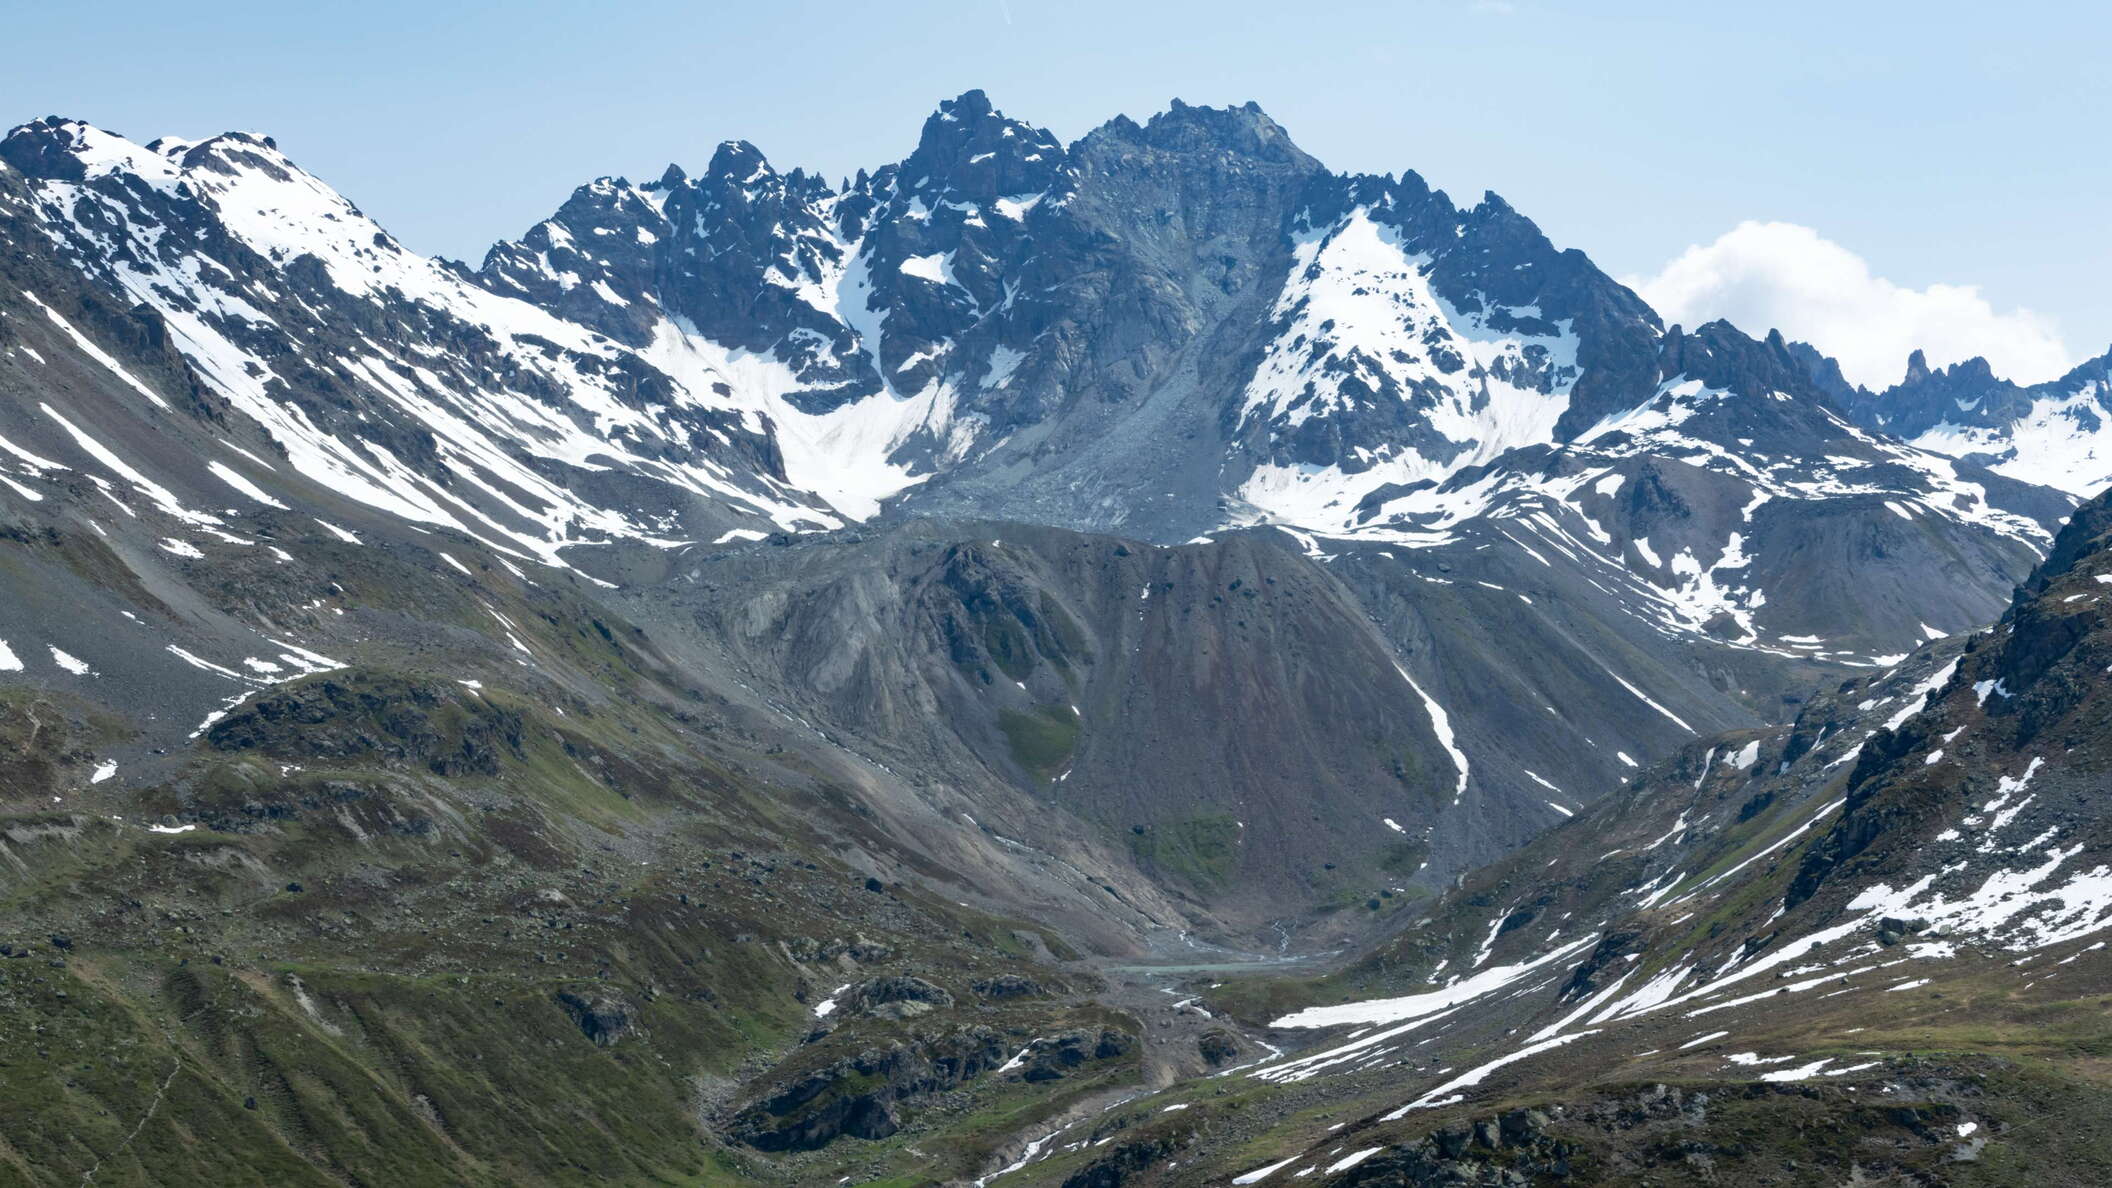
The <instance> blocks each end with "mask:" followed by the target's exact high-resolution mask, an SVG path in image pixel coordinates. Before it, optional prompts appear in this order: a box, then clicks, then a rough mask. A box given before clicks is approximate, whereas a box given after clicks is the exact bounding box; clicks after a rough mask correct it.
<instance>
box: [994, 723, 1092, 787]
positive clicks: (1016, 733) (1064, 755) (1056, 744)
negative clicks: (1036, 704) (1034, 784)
mask: <svg viewBox="0 0 2112 1188" xmlns="http://www.w3.org/2000/svg"><path fill="white" fill-rule="evenodd" d="M997 724H998V727H999V729H1001V730H1003V731H1004V732H1005V741H1006V742H1008V743H1010V744H1011V748H1012V758H1013V761H1014V762H1016V763H1018V764H1019V765H1020V766H1021V767H1023V768H1025V769H1026V770H1027V772H1028V773H1029V774H1030V775H1033V776H1035V777H1036V778H1038V779H1044V780H1052V779H1055V778H1056V777H1057V776H1058V775H1060V774H1062V772H1063V770H1064V768H1065V767H1067V766H1069V764H1070V759H1071V752H1072V751H1073V750H1075V749H1076V748H1077V746H1078V715H1076V714H1074V713H1072V712H1071V710H1070V707H1068V706H1061V705H1055V706H1042V707H1040V708H1039V709H1037V710H1035V711H1034V712H1033V713H1030V714H1029V713H1021V712H1020V711H1018V710H1000V711H999V712H998V715H997Z"/></svg>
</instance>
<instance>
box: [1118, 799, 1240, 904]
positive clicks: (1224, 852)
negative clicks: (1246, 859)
mask: <svg viewBox="0 0 2112 1188" xmlns="http://www.w3.org/2000/svg"><path fill="white" fill-rule="evenodd" d="M1142 829H1143V831H1142V832H1136V831H1134V830H1133V831H1131V833H1130V835H1129V853H1130V856H1131V857H1132V858H1134V859H1135V860H1136V863H1137V865H1138V866H1139V867H1141V868H1143V869H1144V870H1145V871H1147V872H1150V873H1153V874H1156V875H1159V876H1162V877H1171V878H1174V879H1178V880H1180V881H1182V882H1185V883H1187V884H1188V885H1190V886H1192V887H1195V888H1197V889H1199V890H1209V889H1212V888H1216V887H1221V886H1223V885H1225V883H1226V882H1227V881H1229V880H1230V879H1231V877H1232V872H1233V870H1234V869H1235V868H1237V867H1238V865H1239V838H1240V833H1241V830H1240V827H1239V822H1238V821H1236V820H1234V819H1233V818H1232V817H1231V816H1230V815H1229V814H1212V815H1209V816H1202V817H1194V818H1191V819H1189V820H1186V821H1176V822H1173V823H1172V824H1168V825H1151V826H1144V827H1142Z"/></svg>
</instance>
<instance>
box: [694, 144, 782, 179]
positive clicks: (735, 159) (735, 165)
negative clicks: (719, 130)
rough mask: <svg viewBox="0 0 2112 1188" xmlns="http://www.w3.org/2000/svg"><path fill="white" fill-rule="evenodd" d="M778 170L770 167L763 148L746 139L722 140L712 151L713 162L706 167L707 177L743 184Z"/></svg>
mask: <svg viewBox="0 0 2112 1188" xmlns="http://www.w3.org/2000/svg"><path fill="white" fill-rule="evenodd" d="M776 172H777V171H776V170H774V169H772V168H771V167H770V161H769V158H767V157H765V156H763V150H761V149H759V148H757V147H755V146H754V145H753V144H750V143H748V142H747V141H745V140H726V141H721V142H720V143H719V147H718V148H717V149H715V150H713V151H712V154H711V164H709V165H707V166H705V167H704V177H705V178H706V179H711V180H731V181H734V182H739V183H743V184H749V183H754V182H758V181H762V180H763V179H765V178H767V177H772V176H774V175H775V174H776Z"/></svg>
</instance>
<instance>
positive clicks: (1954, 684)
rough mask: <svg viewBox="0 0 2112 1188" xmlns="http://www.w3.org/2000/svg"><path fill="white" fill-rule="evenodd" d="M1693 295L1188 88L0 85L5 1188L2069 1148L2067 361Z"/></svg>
mask: <svg viewBox="0 0 2112 1188" xmlns="http://www.w3.org/2000/svg"><path fill="white" fill-rule="evenodd" d="M1754 329H1764V328H1757V327H1752V328H1739V327H1734V326H1732V325H1730V324H1728V323H1724V322H1714V323H1710V324H1707V325H1702V326H1696V327H1681V326H1676V325H1667V324H1666V323H1665V322H1664V321H1663V320H1662V319H1661V318H1660V317H1659V316H1658V315H1657V314H1656V313H1655V312H1653V311H1652V310H1651V309H1650V308H1649V307H1648V306H1647V305H1646V304H1644V302H1643V301H1642V300H1641V299H1639V298H1638V297H1637V296H1636V295H1635V294H1634V293H1633V292H1631V291H1630V290H1629V289H1627V288H1625V287H1623V286H1622V285H1621V284H1619V283H1617V282H1615V281H1614V280H1612V279H1611V278H1609V277H1608V276H1607V275H1606V274H1604V273H1603V272H1601V271H1600V270H1599V269H1598V268H1597V267H1596V266H1595V265H1594V264H1593V263H1592V262H1591V260H1590V259H1589V258H1588V257H1586V256H1585V255H1584V254H1583V253H1582V252H1580V251H1577V250H1574V249H1559V248H1557V247H1556V246H1554V245H1553V244H1551V243H1550V242H1549V241H1548V240H1547V239H1546V238H1545V237H1544V236H1543V235H1542V234H1541V233H1540V232H1539V230H1538V229H1537V228H1536V227H1535V226H1534V225H1533V223H1532V222H1530V221H1529V220H1528V219H1527V218H1526V217H1525V216H1524V215H1522V214H1520V213H1519V212H1517V211H1515V210H1513V209H1512V208H1511V207H1510V206H1509V205H1508V204H1506V203H1505V202H1504V201H1503V199H1501V198H1499V197H1497V196H1496V195H1494V194H1487V195H1484V196H1482V197H1481V199H1480V200H1479V201H1477V202H1475V203H1473V204H1472V205H1468V206H1461V205H1459V204H1457V203H1455V202H1454V201H1453V200H1452V199H1451V198H1450V197H1448V196H1447V195H1446V194H1444V193H1442V192H1439V191H1435V190H1432V189H1431V188H1430V187H1429V186H1428V185H1426V184H1425V183H1424V182H1423V180H1422V179H1421V178H1419V177H1418V176H1417V175H1415V174H1414V173H1402V174H1399V175H1397V176H1396V175H1387V176H1362V175H1345V174H1339V173H1335V172H1332V171H1330V170H1329V169H1328V168H1326V167H1325V166H1324V165H1322V164H1321V163H1320V162H1319V161H1316V160H1314V159H1313V158H1312V157H1310V156H1308V155H1307V154H1306V153H1305V152H1303V151H1301V150H1300V149H1299V148H1298V147H1297V146H1296V145H1295V144H1294V143H1293V142H1292V140H1291V138H1290V136H1289V135H1288V134H1287V133H1286V132H1285V130H1284V129H1283V128H1282V127H1280V126H1279V125H1278V124H1276V123H1275V122H1274V121H1273V120H1271V119H1270V118H1269V117H1268V116H1267V115H1266V114H1264V113H1263V112H1262V111H1261V110H1260V109H1259V108H1257V107H1256V106H1254V105H1252V104H1248V105H1246V106H1243V107H1230V108H1211V107H1194V106H1189V105H1187V104H1184V103H1182V102H1180V101H1177V100H1176V101H1174V102H1173V103H1172V105H1171V107H1170V108H1169V109H1167V110H1166V111H1163V112H1161V113H1159V114H1157V115H1154V116H1152V117H1151V118H1150V119H1149V120H1147V121H1145V122H1142V123H1139V122H1137V121H1135V120H1132V119H1129V118H1127V117H1119V116H1118V117H1116V118H1114V119H1112V120H1110V121H1109V122H1107V123H1105V124H1103V125H1101V126H1100V127H1098V128H1096V129H1094V130H1093V131H1091V132H1090V133H1088V134H1087V135H1085V136H1084V137H1083V138H1081V139H1079V140H1078V141H1076V142H1075V143H1072V144H1068V145H1067V144H1064V143H1062V142H1061V141H1059V140H1058V139H1057V138H1056V137H1054V136H1052V135H1051V134H1050V133H1048V132H1047V131H1044V130H1042V129H1040V128H1037V127H1035V126H1034V125H1032V124H1029V123H1026V122H1023V121H1021V120H1018V119H1014V118H1012V117H1010V116H1007V115H1005V114H1003V113H1001V112H999V111H998V110H997V109H996V108H994V107H993V106H992V104H991V103H990V101H989V100H988V99H987V98H986V97H985V96H984V95H983V94H982V93H981V92H979V91H971V92H968V93H967V94H964V95H961V96H960V97H958V98H956V99H952V100H949V101H947V102H944V103H941V104H940V105H939V106H938V109H937V110H936V111H935V112H934V113H933V114H932V115H931V116H930V117H929V119H927V120H926V121H925V123H924V126H923V129H922V133H921V136H920V137H919V138H918V141H917V143H916V144H915V146H914V147H913V149H912V151H910V152H909V154H908V155H907V156H905V157H903V158H902V159H901V160H900V161H898V162H896V163H892V164H886V165H882V166H880V167H878V168H876V169H873V170H870V171H863V172H860V173H858V174H857V175H856V176H854V177H851V178H847V179H841V180H839V181H835V182H832V181H830V180H828V179H826V178H823V177H819V176H816V175H814V174H812V173H809V172H806V171H804V170H801V169H792V170H790V171H780V169H779V168H778V167H776V166H775V165H773V164H772V163H771V162H770V161H769V160H767V159H766V158H765V156H764V155H763V154H762V153H761V152H760V151H759V150H758V149H756V148H755V147H754V146H752V145H750V144H747V143H745V142H740V141H729V142H727V143H725V144H723V145H721V146H719V148H718V149H717V151H716V152H715V153H714V154H713V155H712V157H711V159H710V160H709V161H708V162H706V163H704V164H703V165H702V167H701V168H700V169H698V170H697V171H696V172H695V173H691V172H688V171H685V170H684V169H683V168H678V167H674V166H670V167H669V168H668V169H667V171H666V172H665V173H664V174H663V175H661V176H660V177H658V178H656V179H654V180H651V181H646V182H633V181H631V180H627V179H624V178H601V179H598V180H595V181H592V182H590V183H588V184H586V185H583V186H580V187H579V188H578V189H577V190H575V191H574V192H573V193H572V194H571V196H570V197H569V198H567V199H566V200H565V201H564V202H563V203H562V204H561V205H560V206H558V208H557V209H556V211H555V213H553V214H552V215H551V216H550V217H549V218H548V219H546V220H544V221H543V222H540V223H538V224H536V225H535V226H533V227H530V228H528V229H527V230H526V231H525V232H524V233H522V234H521V235H519V237H518V238H515V239H511V240H506V241H503V242H500V243H497V244H496V245H494V246H493V247H492V248H491V249H490V251H489V252H488V253H487V254H486V255H485V257H484V259H483V260H482V261H481V263H477V264H469V263H464V262H459V261H453V260H445V259H434V258H427V257H424V256H421V255H418V254H416V253H414V252H412V251H410V250H408V249H406V248H405V247H403V246H402V245H401V244H399V243H398V242H397V241H396V240H395V239H394V238H393V237H392V236H391V235H390V234H389V232H388V231H387V230H385V229H384V228H382V227H381V226H379V225H378V224H377V223H375V222H374V221H373V220H371V219H370V218H369V217H368V216H367V215H365V214H364V213H362V212H361V211H360V209H359V208H358V207H357V206H355V205H354V204H353V203H352V202H351V201H349V200H347V199H346V198H345V197H343V196H341V195H339V194H338V193H337V192H336V191H334V190H333V189H332V188H331V187H330V186H329V185H327V184H326V183H325V182H323V181H322V180H319V179H318V178H316V177H314V176H311V175H310V174H308V173H306V172H304V171H303V170H302V169H301V167H300V166H298V165H297V164H295V163H294V162H293V160H292V159H290V158H289V157H288V156H287V155H285V154H284V153H282V152H281V151H280V149H279V147H278V146H277V144H276V143H275V142H274V141H272V140H271V139H270V138H268V137H264V136H258V135H252V134H247V133H228V134H224V135H220V136H215V137H212V138H210V139H205V140H183V139H161V140H154V141H151V142H148V143H140V142H137V141H134V140H131V139H127V138H126V137H124V136H121V135H118V134H117V133H114V132H111V131H108V130H105V129H102V128H99V127H96V126H94V125H92V124H88V123H84V122H81V121H78V120H73V119H63V118H59V117H50V118H45V119H39V120H35V121H33V122H30V123H27V124H24V125H22V126H20V127H17V128H15V129H14V130H13V131H12V132H11V133H8V134H7V136H6V137H5V139H4V140H0V902H4V904H5V912H4V914H0V1184H24V1185H62V1184H63V1185H79V1184H89V1183H93V1184H97V1185H103V1186H106V1188H107V1186H117V1185H134V1184H138V1185H176V1184H215V1185H257V1186H270V1188H279V1186H285V1185H310V1184H313V1185H390V1186H393V1185H413V1184H436V1185H437V1184H637V1185H648V1184H651V1185H726V1184H775V1185H823V1184H850V1185H855V1184H870V1185H890V1186H908V1185H926V1184H957V1185H970V1184H972V1185H977V1186H982V1185H999V1186H1002V1188H1028V1186H1033V1185H1046V1186H1057V1185H1060V1186H1062V1188H1121V1186H1129V1185H1135V1186H1153V1188H1162V1186H1163V1188H1173V1186H1191V1185H1223V1184H1242V1185H1246V1184H1262V1185H1271V1186H1273V1185H1277V1184H1293V1183H1296V1184H1300V1185H1308V1184H1309V1185H1333V1186H1348V1185H1359V1186H1364V1188H1380V1186H1393V1185H1425V1184H1439V1185H1528V1184H1532V1185H1539V1184H1659V1185H1670V1184H1731V1185H1745V1184H1753V1185H1758V1184H1849V1183H1868V1184H1874V1183H1899V1184H2022V1183H2029V1184H2033V1185H2044V1184H2049V1183H2050V1184H2100V1183H2106V1182H2112V1124H2108V1122H2107V1119H2108V1118H2112V1014H2108V1007H2112V957H2108V954H2107V953H2106V951H2105V943H2106V941H2107V940H2108V939H2112V804H2108V803H2107V801H2106V789H2107V780H2108V772H2112V588H2108V587H2112V504H2108V503H2107V502H2106V498H2105V497H2103V496H2101V495H2100V492H2101V491H2103V489H2104V488H2105V487H2106V486H2107V485H2108V484H2112V428H2107V425H2108V423H2112V356H2106V357H2101V358H2099V359H2097V360H2095V361H2093V362H2090V363H2088V364H2085V365H2084V366H2082V367H2080V368H2078V369H2076V370H2075V371H2074V372H2073V373H2071V374H2070V375H2068V376H2067V377H2065V378H2063V379H2060V380H2058V381H2055V382H2052V383H2047V384H2039V385H2019V384H2015V383H2010V382H2008V381H2006V380H2004V379H2001V378H1999V377H1997V376H1996V375H1995V374H1994V373H1993V371H1992V369H1991V368H1989V367H1988V366H1987V365H1986V364H1985V363H1984V362H1983V361H1979V360H1974V361H1971V362H1968V363H1962V364H1958V365H1955V366H1952V367H1948V368H1944V369H1940V370H1939V369H1932V368H1931V367H1929V366H1928V365H1927V364H1926V362H1925V360H1924V358H1923V357H1922V356H1921V355H1920V354H1919V353H1917V354H1916V356H1915V357H1914V358H1913V359H1911V360H1907V361H1903V373H1902V374H1903V379H1902V382H1901V383H1900V384H1898V385H1895V386H1893V387H1891V388H1889V389H1887V390H1885V391H1881V392H1879V391H1871V390H1869V389H1867V388H1863V387H1857V386H1854V385H1851V384H1850V383H1848V382H1847V381H1846V380H1845V379H1843V378H1842V375H1841V371H1840V369H1839V367H1838V366H1837V365H1835V363H1834V362H1833V361H1832V360H1830V359H1828V358H1826V357H1825V356H1823V355H1822V354H1821V353H1820V352H1819V351H1817V350H1816V349H1814V348H1813V347H1811V346H1809V345H1806V344H1803V343H1798V342H1791V341H1786V340H1785V339H1784V338H1783V336H1782V335H1780V334H1778V333H1774V332H1772V331H1769V332H1767V333H1766V336H1765V337H1755V336H1754V335H1753V334H1751V333H1748V332H1747V331H1748V330H1754ZM1932 345H1934V344H1932Z"/></svg>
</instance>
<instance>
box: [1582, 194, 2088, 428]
mask: <svg viewBox="0 0 2112 1188" xmlns="http://www.w3.org/2000/svg"><path fill="white" fill-rule="evenodd" d="M1623 283H1625V284H1626V285H1628V287H1630V288H1632V289H1634V290H1635V291H1636V292H1638V293H1640V294H1642V297H1643V300H1645V301H1648V302H1649V303H1650V304H1651V306H1652V307H1653V308H1655V309H1656V310H1657V312H1658V313H1659V314H1661V315H1662V316H1663V317H1664V319H1665V321H1666V322H1667V323H1672V322H1677V323H1680V324H1681V325H1684V326H1687V327H1688V328H1690V329H1691V328H1692V327H1694V326H1698V325H1701V324H1702V323H1703V322H1707V321H1711V320H1713V319H1716V318H1724V319H1727V320H1729V321H1730V322H1731V323H1732V324H1734V325H1736V326H1737V327H1738V328H1739V329H1741V330H1744V331H1746V332H1747V333H1750V334H1755V335H1759V334H1765V333H1767V331H1768V330H1770V329H1779V330H1781V331H1782V333H1783V334H1785V335H1787V336H1788V337H1789V338H1791V339H1802V340H1803V341H1805V342H1808V343H1811V344H1812V345H1813V346H1816V347H1818V348H1819V349H1820V350H1822V351H1824V352H1826V353H1827V354H1829V355H1832V356H1833V357H1834V358H1836V359H1838V360H1840V363H1841V370H1842V372H1844V373H1845V374H1846V375H1847V376H1848V379H1849V381H1850V382H1852V383H1858V384H1862V385H1863V386H1865V387H1869V388H1885V387H1888V386H1890V385H1892V384H1896V383H1898V382H1899V380H1900V377H1901V376H1902V375H1903V374H1905V371H1906V361H1907V355H1908V354H1909V353H1911V352H1912V351H1913V350H1914V349H1915V348H1917V347H1919V348H1921V349H1922V350H1924V351H1926V352H1927V353H1928V359H1929V365H1930V366H1931V367H1941V366H1945V365H1947V364H1951V363H1956V362H1959V361H1960V360H1963V359H1969V358H1972V357H1973V356H1974V355H1984V356H1986V358H1987V361H1988V363H1989V364H1991V365H1992V366H1993V367H1994V369H1995V374H1997V375H2000V376H2005V377H2007V378H2009V379H2013V380H2016V381H2018V382H2020V383H2036V382H2038V381H2040V380H2047V379H2052V378H2054V377H2056V376H2059V375H2061V374H2062V373H2063V372H2066V371H2067V370H2068V369H2069V368H2070V367H2072V366H2074V365H2075V359H2074V357H2073V356H2072V355H2071V354H2070V353H2069V351H2068V347H2067V346H2066V344H2064V343H2063V342H2062V341H2061V336H2060V332H2059V330H2058V329H2057V328H2056V327H2055V325H2054V323H2053V320H2052V319H2050V318H2047V317H2045V316H2043V315H2041V314H2037V313H2033V312H2032V311H2031V310H2028V309H2023V308H2021V307H2020V308H2018V309H2014V310H2011V311H2009V312H2008V313H1998V312H1996V310H1995V308H1994V306H1992V305H1989V304H1988V302H1987V299H1986V298H1985V297H1982V296H1981V295H1980V291H1979V290H1978V289H1977V288H1975V287H1974V286H1972V285H1944V284H1935V285H1930V286H1929V287H1928V288H1926V289H1909V288H1905V287H1903V286H1900V285H1896V284H1893V283H1892V282H1891V281H1888V280H1886V279H1885V278H1884V277H1881V276H1876V275H1873V274H1872V273H1871V271H1870V265H1869V262H1868V261H1866V260H1864V259H1863V258H1862V257H1861V256H1858V255H1856V254H1855V253H1854V252H1851V251H1849V250H1848V249H1847V248H1844V247H1842V246H1841V245H1840V244H1837V243H1834V242H1833V241H1832V240H1829V239H1826V238H1824V237H1823V236H1821V235H1820V234H1819V233H1818V232H1816V231H1814V230H1812V229H1811V228H1809V227H1800V226H1798V225H1797V224H1795V223H1761V222H1750V221H1749V222H1744V223H1740V224H1738V226H1737V227H1735V228H1733V229H1732V230H1730V231H1729V232H1727V233H1725V234H1724V235H1723V236H1722V237H1721V238H1719V239H1717V240H1716V242H1714V243H1711V244H1708V245H1706V246H1695V247H1690V248H1688V249H1687V250H1686V251H1684V252H1682V253H1680V255H1679V256H1678V257H1677V258H1676V259H1674V260H1672V261H1671V262H1669V263H1667V264H1666V265H1665V266H1664V268H1663V269H1661V270H1660V271H1659V272H1658V274H1657V275H1656V276H1651V277H1636V278H1629V279H1627V280H1625V281H1624V282H1623Z"/></svg>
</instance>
